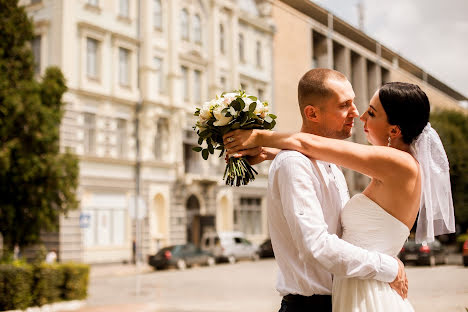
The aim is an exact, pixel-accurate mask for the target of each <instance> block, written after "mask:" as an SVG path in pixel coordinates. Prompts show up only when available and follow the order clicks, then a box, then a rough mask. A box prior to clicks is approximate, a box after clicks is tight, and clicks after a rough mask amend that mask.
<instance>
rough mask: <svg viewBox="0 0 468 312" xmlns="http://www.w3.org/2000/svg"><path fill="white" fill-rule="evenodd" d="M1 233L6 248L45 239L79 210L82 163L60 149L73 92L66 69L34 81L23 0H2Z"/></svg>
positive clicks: (50, 71)
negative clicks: (67, 100) (65, 100)
mask: <svg viewBox="0 0 468 312" xmlns="http://www.w3.org/2000/svg"><path fill="white" fill-rule="evenodd" d="M0 20H1V21H2V22H1V23H0V233H1V234H2V236H3V243H4V249H5V250H7V251H9V252H11V250H12V249H13V247H14V246H15V245H19V246H20V247H22V246H27V245H29V244H33V243H36V242H39V241H40V232H41V230H45V231H54V230H57V227H58V220H59V216H60V215H61V214H63V213H67V212H68V211H69V210H71V209H75V208H76V207H77V206H78V202H77V199H76V188H77V183H78V160H77V158H76V156H74V155H72V154H70V153H68V152H66V153H60V150H59V130H60V129H59V128H60V122H61V119H62V116H63V113H64V103H63V102H62V100H61V99H62V95H63V94H64V92H65V91H66V90H67V87H66V82H65V78H64V77H63V75H62V73H61V71H60V69H58V68H53V67H51V68H48V69H47V71H46V73H45V75H44V77H43V78H42V79H41V81H40V82H39V81H36V79H35V78H34V69H33V64H34V63H33V56H32V52H31V49H30V45H29V42H30V41H31V40H32V39H33V27H32V23H31V21H30V20H29V19H28V16H27V14H26V12H25V11H24V8H23V7H19V6H18V1H17V0H0Z"/></svg>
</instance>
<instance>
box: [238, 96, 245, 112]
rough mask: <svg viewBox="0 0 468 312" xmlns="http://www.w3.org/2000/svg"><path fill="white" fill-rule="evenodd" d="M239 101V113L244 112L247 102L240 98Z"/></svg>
mask: <svg viewBox="0 0 468 312" xmlns="http://www.w3.org/2000/svg"><path fill="white" fill-rule="evenodd" d="M237 101H238V102H239V103H240V109H239V111H243V110H244V108H245V102H244V100H243V99H242V98H238V99H237Z"/></svg>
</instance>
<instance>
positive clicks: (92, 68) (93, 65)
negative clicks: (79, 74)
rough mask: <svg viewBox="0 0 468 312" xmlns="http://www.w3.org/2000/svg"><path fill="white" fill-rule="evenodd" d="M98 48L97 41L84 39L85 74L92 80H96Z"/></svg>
mask: <svg viewBox="0 0 468 312" xmlns="http://www.w3.org/2000/svg"><path fill="white" fill-rule="evenodd" d="M98 47H99V42H98V41H97V40H95V39H92V38H87V39H86V74H87V75H88V77H90V78H94V79H96V78H98Z"/></svg>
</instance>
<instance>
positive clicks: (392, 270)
mask: <svg viewBox="0 0 468 312" xmlns="http://www.w3.org/2000/svg"><path fill="white" fill-rule="evenodd" d="M276 174H277V179H276V181H278V185H277V187H278V189H279V193H280V198H281V204H282V206H283V213H284V217H285V219H286V221H287V224H288V226H289V229H290V232H291V235H292V237H293V243H294V244H295V247H296V248H297V250H298V251H299V257H300V258H301V259H302V261H308V262H309V261H315V262H317V263H318V264H320V265H321V266H322V267H323V268H324V269H325V270H326V271H328V272H330V273H332V274H334V275H337V276H343V277H357V278H362V279H375V280H379V281H382V282H392V281H394V280H395V278H396V276H397V274H398V262H397V260H396V259H394V258H393V257H391V256H389V255H386V254H382V253H378V252H373V251H368V250H366V249H363V248H360V247H357V246H354V245H352V244H350V243H348V242H346V241H344V240H342V239H340V238H339V237H338V236H337V235H335V234H330V233H329V232H328V226H327V224H326V223H325V219H324V215H323V211H322V205H321V203H320V201H319V198H318V194H317V192H320V188H318V187H317V185H319V182H318V180H316V181H314V180H313V179H311V177H315V174H314V172H313V170H312V164H311V162H310V160H308V159H307V158H305V157H300V156H293V157H288V158H287V159H283V161H282V162H281V164H280V165H279V167H278V168H277V171H276ZM325 209H326V208H325Z"/></svg>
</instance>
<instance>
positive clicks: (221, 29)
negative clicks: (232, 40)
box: [219, 24, 226, 54]
mask: <svg viewBox="0 0 468 312" xmlns="http://www.w3.org/2000/svg"><path fill="white" fill-rule="evenodd" d="M224 44H225V35H224V26H223V24H219V51H220V52H221V53H222V54H224V53H225V51H226V48H225V46H224Z"/></svg>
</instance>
